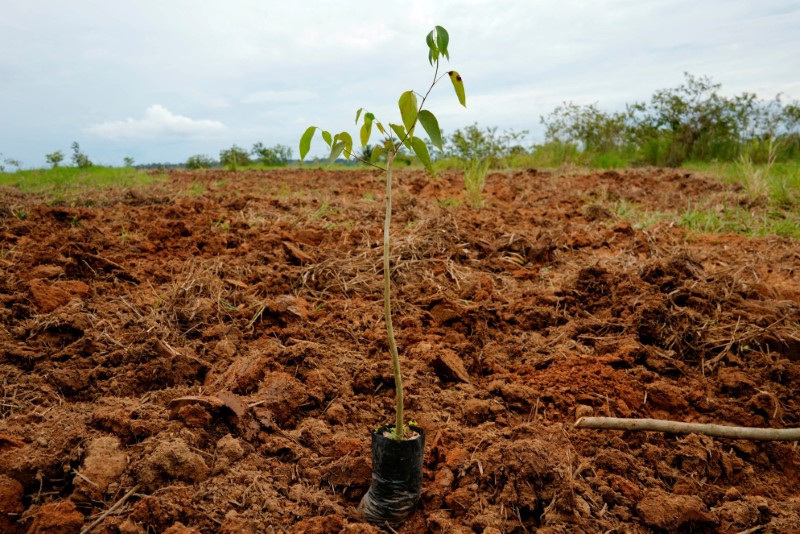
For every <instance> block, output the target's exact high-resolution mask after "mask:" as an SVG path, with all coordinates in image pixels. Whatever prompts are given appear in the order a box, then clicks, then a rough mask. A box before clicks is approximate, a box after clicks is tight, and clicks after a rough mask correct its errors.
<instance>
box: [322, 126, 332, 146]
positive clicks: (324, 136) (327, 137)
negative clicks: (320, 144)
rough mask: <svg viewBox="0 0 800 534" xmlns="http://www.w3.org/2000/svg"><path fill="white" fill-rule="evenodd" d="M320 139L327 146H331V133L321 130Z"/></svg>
mask: <svg viewBox="0 0 800 534" xmlns="http://www.w3.org/2000/svg"><path fill="white" fill-rule="evenodd" d="M322 139H324V140H325V142H326V143H328V146H331V143H332V140H331V133H330V132H329V131H327V130H322Z"/></svg>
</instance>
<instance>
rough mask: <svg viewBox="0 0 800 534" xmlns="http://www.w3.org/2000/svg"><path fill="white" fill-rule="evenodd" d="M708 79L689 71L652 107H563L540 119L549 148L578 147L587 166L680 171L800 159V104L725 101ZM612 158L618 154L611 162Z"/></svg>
mask: <svg viewBox="0 0 800 534" xmlns="http://www.w3.org/2000/svg"><path fill="white" fill-rule="evenodd" d="M720 89H721V86H720V84H717V83H714V82H713V81H712V80H711V78H708V77H696V76H692V75H691V74H688V73H686V74H685V81H684V83H682V84H680V85H678V86H677V87H673V88H668V89H661V90H658V91H656V92H655V93H654V94H653V96H652V97H651V98H650V101H649V102H636V103H633V104H629V105H628V106H627V107H626V109H625V111H624V112H615V113H608V112H604V111H602V110H600V109H599V108H598V106H597V104H589V105H584V106H580V105H577V104H574V103H564V104H563V105H561V106H559V107H557V108H556V109H555V110H554V111H553V112H552V113H550V114H549V115H547V116H545V117H542V123H543V124H544V125H545V128H546V132H545V137H546V143H545V145H547V144H551V143H557V144H562V145H575V147H576V148H577V150H578V152H579V153H580V157H579V159H580V160H581V163H582V164H591V165H594V164H595V163H594V162H595V161H597V162H598V163H599V166H618V165H619V164H620V163H622V161H621V160H620V159H619V158H624V159H627V161H628V162H629V163H634V164H635V163H643V164H650V165H659V166H678V165H681V164H682V163H684V162H686V161H712V160H717V161H736V160H737V159H738V158H739V157H741V156H742V155H745V156H747V157H749V158H750V159H751V160H752V161H753V162H755V163H768V162H775V161H788V160H791V159H793V158H797V157H798V156H800V105H799V104H798V103H797V102H790V103H784V102H783V101H782V99H781V97H780V95H779V96H778V97H776V98H774V99H772V100H769V101H763V100H759V99H758V97H757V96H756V95H754V94H752V93H742V94H741V95H737V96H733V97H726V96H723V95H722V94H721V93H720ZM609 154H615V156H613V157H611V156H609Z"/></svg>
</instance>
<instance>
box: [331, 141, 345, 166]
mask: <svg viewBox="0 0 800 534" xmlns="http://www.w3.org/2000/svg"><path fill="white" fill-rule="evenodd" d="M337 137H338V136H337ZM343 150H344V142H343V141H336V142H335V143H334V144H333V146H332V147H331V155H330V156H329V157H328V165H331V164H333V162H334V161H336V158H338V157H339V154H341V153H342V151H343Z"/></svg>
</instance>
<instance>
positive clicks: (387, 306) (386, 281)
mask: <svg viewBox="0 0 800 534" xmlns="http://www.w3.org/2000/svg"><path fill="white" fill-rule="evenodd" d="M393 162H394V154H393V153H392V152H391V151H390V152H388V153H387V154H386V217H385V218H384V220H383V312H384V315H385V316H386V336H387V338H388V339H389V352H390V353H391V355H392V367H393V368H394V391H395V397H396V398H397V410H396V412H397V419H396V421H395V427H394V435H393V436H392V438H394V439H403V376H402V375H401V374H400V357H399V356H398V355H397V343H396V342H395V340H394V327H393V326H392V281H391V276H392V273H391V270H390V268H389V267H390V265H389V228H390V226H391V224H392V163H393Z"/></svg>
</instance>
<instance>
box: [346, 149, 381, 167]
mask: <svg viewBox="0 0 800 534" xmlns="http://www.w3.org/2000/svg"><path fill="white" fill-rule="evenodd" d="M350 155H351V156H353V157H354V158H356V159H357V160H358V161H360V162H361V163H366V164H367V165H369V166H370V167H375V168H376V169H380V170H382V171H383V172H386V169H384V168H383V167H381V166H380V165H375V164H374V163H372V162H371V161H369V160H366V159H364V158H362V157H361V156H359V155H358V154H356V153H355V152H353V151H350Z"/></svg>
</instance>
